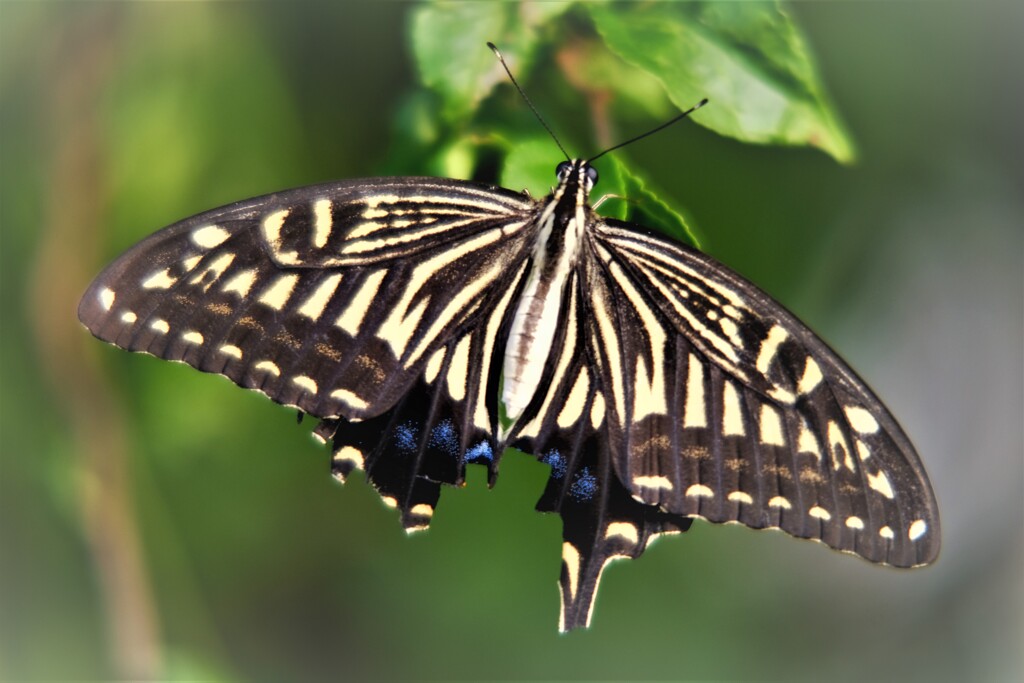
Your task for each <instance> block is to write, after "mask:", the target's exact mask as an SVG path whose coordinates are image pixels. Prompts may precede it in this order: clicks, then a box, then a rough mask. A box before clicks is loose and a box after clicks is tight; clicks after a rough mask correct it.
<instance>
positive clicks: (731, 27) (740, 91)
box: [586, 2, 855, 163]
mask: <svg viewBox="0 0 1024 683" xmlns="http://www.w3.org/2000/svg"><path fill="white" fill-rule="evenodd" d="M586 7H587V10H588V11H589V13H590V16H591V18H592V19H593V21H594V24H595V26H596V27H597V30H598V32H599V33H600V35H601V37H602V38H603V39H604V40H605V42H606V43H607V45H608V47H609V49H611V50H612V51H613V52H614V53H615V54H617V55H618V56H619V57H621V58H622V59H624V60H625V61H627V62H629V63H630V64H633V65H634V66H637V67H639V68H641V69H643V70H645V71H647V72H648V73H649V74H651V75H652V76H654V77H655V78H657V79H658V80H659V81H660V82H661V84H662V86H663V87H664V89H665V92H666V94H667V95H668V97H669V99H671V100H672V102H673V103H675V105H676V106H677V107H679V108H680V109H686V108H689V107H690V106H692V105H693V104H695V103H696V102H698V101H699V100H700V99H701V98H703V97H707V98H709V99H710V101H711V103H710V106H708V107H705V108H704V109H702V110H701V111H700V112H697V113H696V114H694V117H693V118H694V120H696V121H697V122H699V123H701V124H702V125H705V126H707V127H708V128H711V129H712V130H715V131H717V132H719V133H721V134H723V135H728V136H730V137H734V138H737V139H739V140H743V141H746V142H756V143H776V144H788V145H810V146H814V147H818V148H820V149H822V150H824V151H825V152H827V153H829V154H831V155H832V156H833V157H835V158H836V159H837V160H838V161H840V162H844V163H846V162H850V161H852V160H853V158H854V154H855V152H854V148H853V143H852V141H851V139H850V137H849V135H848V134H847V133H846V131H845V129H844V128H843V126H842V124H841V123H840V122H839V118H838V115H837V114H836V113H835V112H834V111H833V107H832V106H831V104H830V103H829V102H828V100H827V98H826V96H825V94H824V88H823V87H822V85H821V83H820V81H819V79H818V76H817V74H816V71H815V68H814V64H813V62H812V61H811V58H810V55H809V49H808V47H807V45H806V43H805V41H804V40H803V38H802V36H801V35H800V33H799V31H798V30H797V28H796V27H795V26H794V24H793V22H792V21H791V20H790V18H789V17H788V16H787V15H786V14H785V13H784V12H783V11H782V10H781V9H780V8H779V6H778V4H777V3H775V2H742V3H703V2H693V3H644V4H625V5H620V4H604V3H592V4H587V5H586Z"/></svg>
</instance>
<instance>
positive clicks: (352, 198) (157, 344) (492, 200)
mask: <svg viewBox="0 0 1024 683" xmlns="http://www.w3.org/2000/svg"><path fill="white" fill-rule="evenodd" d="M531 207H532V203H530V202H528V201H526V200H524V198H523V197H522V196H521V195H516V194H514V193H511V192H504V191H498V190H487V191H486V192H484V191H483V190H481V189H480V187H478V186H475V185H471V184H468V183H454V182H449V183H445V181H438V180H431V181H430V182H424V181H423V180H422V179H403V178H394V179H375V180H370V181H360V182H351V183H338V184H333V185H324V186H320V187H312V188H303V189H300V190H294V191H291V192H284V193H278V194H274V195H267V196H265V197H262V198H259V199H255V200H250V201H248V202H242V203H239V204H236V205H233V206H230V207H226V208H225V209H218V210H214V211H211V212H208V213H206V214H201V215H199V216H196V217H193V218H190V219H188V220H186V221H183V222H181V223H178V224H176V225H174V226H171V227H169V228H167V229H165V230H163V231H161V232H159V233H157V234H156V235H154V236H152V237H150V238H149V239H147V240H145V241H144V242H142V243H141V244H139V245H138V246H136V247H135V248H133V249H131V250H130V251H129V252H127V253H126V254H124V255H123V256H122V257H121V258H119V259H118V260H117V261H115V262H114V263H113V264H112V265H111V266H110V267H109V268H108V269H107V270H106V271H104V273H103V274H101V275H100V276H99V277H98V278H97V280H96V281H95V282H94V283H93V285H92V286H91V287H90V289H89V291H88V292H87V293H86V295H85V297H84V298H83V300H82V304H81V307H80V309H79V317H80V318H81V319H82V321H83V322H84V323H85V324H86V326H87V327H88V328H89V329H90V330H91V331H92V332H93V333H94V334H96V336H98V337H100V338H101V339H103V340H105V341H109V342H112V343H114V344H117V345H118V346H121V347H122V348H126V349H128V350H131V351H144V352H147V353H151V354H153V355H156V356H159V357H161V358H166V359H168V360H181V361H184V362H186V363H188V364H190V365H192V366H194V367H196V368H198V369H200V370H203V371H207V372H218V373H221V374H224V375H226V376H227V377H229V378H230V379H232V380H233V381H235V382H236V383H238V384H240V385H241V386H244V387H246V388H250V389H257V390H260V391H262V392H263V393H265V394H267V395H268V396H270V397H271V398H272V399H274V400H275V401H278V402H280V403H284V404H287V405H295V406H298V407H299V408H301V409H302V410H304V411H305V412H308V413H310V414H312V415H315V416H317V417H325V418H327V417H336V416H344V417H346V418H364V417H371V416H373V415H376V414H379V413H380V412H382V411H383V410H385V409H387V408H389V407H390V406H392V405H394V404H395V403H396V402H397V400H398V399H399V398H400V397H401V396H403V395H404V394H405V393H406V391H407V390H408V389H409V387H410V386H411V384H412V383H413V381H414V380H415V378H416V377H417V376H418V375H419V374H420V373H421V372H422V371H423V369H424V368H425V367H426V364H427V361H428V359H429V358H430V357H431V356H432V355H433V354H435V353H436V352H437V350H438V349H440V348H441V347H443V346H444V345H445V344H446V343H447V342H448V341H449V340H450V339H451V338H452V337H453V336H455V335H456V334H457V333H458V332H459V330H460V329H463V328H465V327H467V326H469V325H470V323H471V322H472V320H474V319H475V318H476V317H486V316H487V314H488V313H489V312H490V311H491V310H492V309H494V307H495V306H496V305H497V302H498V301H499V300H500V298H501V296H502V295H503V294H505V293H507V291H508V289H509V287H511V286H513V285H514V282H513V281H512V280H513V277H514V275H515V271H514V270H512V269H509V268H508V267H507V264H509V263H516V262H522V261H523V260H524V256H523V251H524V249H525V248H526V246H527V245H528V244H529V235H528V227H529V225H530V224H529V222H528V216H527V215H526V214H527V212H528V210H529V209H530V208H531ZM439 235H440V237H439Z"/></svg>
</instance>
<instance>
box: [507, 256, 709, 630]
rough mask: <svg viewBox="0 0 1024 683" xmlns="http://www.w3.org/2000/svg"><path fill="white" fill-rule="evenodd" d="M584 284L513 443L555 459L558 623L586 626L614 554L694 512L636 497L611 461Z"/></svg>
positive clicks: (544, 501)
mask: <svg viewBox="0 0 1024 683" xmlns="http://www.w3.org/2000/svg"><path fill="white" fill-rule="evenodd" d="M584 289H585V288H584V287H583V286H582V285H581V279H580V277H579V273H578V272H574V273H572V274H571V275H570V280H569V282H568V285H567V287H566V291H567V296H566V297H565V299H566V300H565V302H564V304H565V305H564V306H563V311H564V315H563V316H562V320H561V325H560V327H559V329H558V331H557V332H556V335H555V342H554V348H556V349H559V353H557V354H553V356H552V357H551V358H550V359H549V362H548V366H547V368H546V369H545V373H544V378H543V380H542V382H541V386H547V387H550V388H549V390H548V391H546V392H538V395H537V396H536V397H535V398H534V400H533V401H532V402H531V404H530V405H529V406H528V407H527V408H526V410H525V411H524V413H523V416H522V417H521V418H520V420H519V422H518V423H517V424H516V425H515V426H514V427H513V428H512V432H511V434H510V436H509V443H510V444H511V445H512V446H514V447H516V448H519V449H521V450H523V451H526V452H527V453H532V454H533V455H535V456H537V458H538V459H539V460H540V461H541V462H544V463H546V464H547V465H549V466H550V467H551V475H550V477H549V479H548V484H547V487H546V488H545V490H544V494H543V495H542V497H541V499H540V501H539V502H538V504H537V509H538V510H540V511H542V512H557V513H558V514H559V515H560V516H561V518H562V536H563V539H564V541H563V544H562V572H561V577H560V580H559V591H560V593H561V596H562V605H561V616H560V619H559V628H560V629H561V630H562V631H568V630H571V629H574V628H577V627H581V626H589V624H590V616H591V613H592V610H593V601H594V598H595V597H596V594H597V588H598V584H599V583H600V580H601V575H602V572H603V571H604V568H605V567H606V566H607V564H608V563H609V562H611V561H612V560H615V559H620V558H634V557H639V556H640V555H641V554H642V553H643V551H644V550H645V549H646V547H647V545H648V544H649V543H650V541H651V540H653V539H654V538H655V537H656V536H658V535H660V534H665V533H678V532H682V531H685V530H686V529H688V528H689V526H690V524H691V520H689V519H687V518H684V517H680V516H678V515H673V514H669V513H666V512H664V511H662V510H660V509H659V508H658V507H657V506H655V505H649V504H645V503H643V502H640V501H637V500H636V499H634V497H633V496H632V495H631V493H630V491H629V490H628V489H627V488H626V487H624V486H623V485H622V483H621V482H620V481H619V478H618V476H617V475H616V473H615V470H614V467H613V464H612V450H611V449H610V448H609V446H608V425H607V424H606V418H605V415H606V409H605V404H604V401H605V399H604V395H605V394H604V392H603V391H602V389H601V378H600V377H599V376H598V375H597V374H595V372H593V371H592V369H591V366H592V363H591V362H590V360H589V355H588V347H587V344H586V343H585V341H584V339H583V335H584V334H586V332H587V329H588V327H589V325H588V323H587V322H586V320H587V317H588V315H589V313H588V312H587V311H585V310H582V309H581V307H582V306H583V304H582V302H583V301H584V300H585V299H584V297H585V294H584Z"/></svg>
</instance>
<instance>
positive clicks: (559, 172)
mask: <svg viewBox="0 0 1024 683" xmlns="http://www.w3.org/2000/svg"><path fill="white" fill-rule="evenodd" d="M571 169H572V164H570V163H569V162H568V161H563V162H562V163H560V164H558V166H557V167H555V177H556V178H558V181H559V182H562V181H563V180H565V179H566V177H567V176H568V175H569V171H570V170H571Z"/></svg>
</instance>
